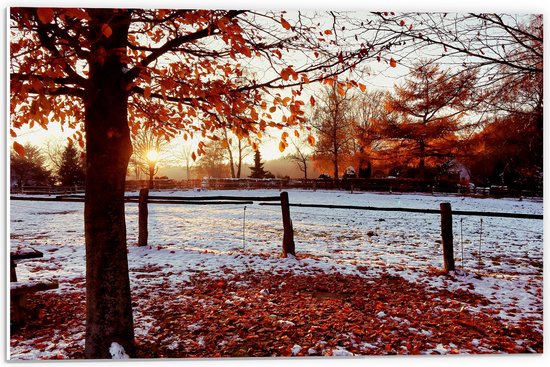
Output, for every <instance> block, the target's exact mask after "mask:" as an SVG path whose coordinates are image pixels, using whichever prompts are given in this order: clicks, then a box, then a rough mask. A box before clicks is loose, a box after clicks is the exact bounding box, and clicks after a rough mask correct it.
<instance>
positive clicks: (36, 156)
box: [10, 144, 51, 188]
mask: <svg viewBox="0 0 550 367" xmlns="http://www.w3.org/2000/svg"><path fill="white" fill-rule="evenodd" d="M23 148H24V149H25V154H24V155H20V154H18V153H16V152H15V151H13V150H12V151H11V153H10V173H11V176H12V177H13V178H14V179H15V180H16V182H17V186H18V187H19V188H21V187H23V185H47V184H49V183H50V182H51V172H50V171H49V170H48V169H46V167H45V158H44V156H43V155H42V153H41V152H40V149H38V147H36V146H34V145H31V144H25V146H24V147H23Z"/></svg>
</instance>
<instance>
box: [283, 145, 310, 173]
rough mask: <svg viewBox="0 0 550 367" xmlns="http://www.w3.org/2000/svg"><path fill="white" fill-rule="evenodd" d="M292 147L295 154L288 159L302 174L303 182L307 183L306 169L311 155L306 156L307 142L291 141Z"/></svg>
mask: <svg viewBox="0 0 550 367" xmlns="http://www.w3.org/2000/svg"><path fill="white" fill-rule="evenodd" d="M292 145H293V146H294V149H295V152H294V153H292V154H290V155H289V156H288V158H289V159H290V160H291V161H293V162H294V163H296V165H297V166H298V169H299V170H300V171H301V172H302V173H303V174H304V180H305V181H306V182H307V168H308V164H309V160H310V159H311V154H308V153H307V152H306V150H307V149H308V145H307V142H304V141H303V140H298V142H296V140H292Z"/></svg>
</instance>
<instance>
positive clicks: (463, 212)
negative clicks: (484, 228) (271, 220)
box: [259, 203, 543, 219]
mask: <svg viewBox="0 0 550 367" xmlns="http://www.w3.org/2000/svg"><path fill="white" fill-rule="evenodd" d="M259 205H279V204H274V203H259ZM289 205H290V206H296V207H302V208H325V209H353V210H374V211H383V212H409V213H423V214H440V213H441V212H440V210H438V209H420V208H395V207H376V206H359V205H330V204H300V203H292V204H289ZM453 215H471V216H480V217H501V218H520V219H543V215H542V214H523V213H500V212H481V211H468V210H453Z"/></svg>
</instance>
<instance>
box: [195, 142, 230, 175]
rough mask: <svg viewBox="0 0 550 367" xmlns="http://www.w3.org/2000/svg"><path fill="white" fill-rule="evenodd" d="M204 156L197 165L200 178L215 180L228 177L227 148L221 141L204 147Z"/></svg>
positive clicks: (196, 168) (196, 169)
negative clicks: (205, 177)
mask: <svg viewBox="0 0 550 367" xmlns="http://www.w3.org/2000/svg"><path fill="white" fill-rule="evenodd" d="M203 150H204V152H205V153H204V154H203V155H202V156H201V157H200V158H199V159H198V160H197V162H196V163H195V171H196V172H197V174H198V175H199V176H207V177H213V178H222V177H227V176H228V173H229V167H228V164H227V160H226V157H225V153H226V148H225V147H224V146H223V143H222V142H221V141H219V140H218V141H212V142H210V143H209V144H207V145H205V146H204V147H203Z"/></svg>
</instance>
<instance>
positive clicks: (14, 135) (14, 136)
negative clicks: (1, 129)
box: [10, 129, 17, 138]
mask: <svg viewBox="0 0 550 367" xmlns="http://www.w3.org/2000/svg"><path fill="white" fill-rule="evenodd" d="M10 135H11V137H12V138H16V137H17V133H16V132H15V131H13V129H10Z"/></svg>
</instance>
